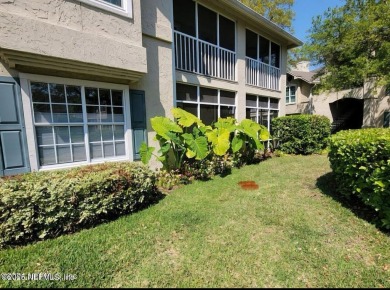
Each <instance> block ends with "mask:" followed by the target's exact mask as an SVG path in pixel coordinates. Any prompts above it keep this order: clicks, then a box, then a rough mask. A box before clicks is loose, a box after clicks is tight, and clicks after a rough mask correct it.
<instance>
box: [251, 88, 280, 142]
mask: <svg viewBox="0 0 390 290" xmlns="http://www.w3.org/2000/svg"><path fill="white" fill-rule="evenodd" d="M278 115H279V99H274V98H269V97H265V96H256V95H246V118H247V119H251V120H252V121H254V122H256V123H259V124H260V125H263V126H265V127H266V128H267V129H268V131H270V133H271V135H272V127H271V121H272V120H273V119H274V118H276V117H278Z"/></svg>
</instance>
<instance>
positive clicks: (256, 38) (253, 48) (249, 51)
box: [246, 29, 280, 68]
mask: <svg viewBox="0 0 390 290" xmlns="http://www.w3.org/2000/svg"><path fill="white" fill-rule="evenodd" d="M246 56H247V57H250V58H252V59H255V60H258V61H260V62H262V63H265V64H268V65H270V66H272V67H276V68H280V45H278V44H276V43H274V42H272V41H270V40H268V39H266V38H264V37H263V36H261V35H258V34H256V33H254V32H252V31H250V30H249V29H247V30H246Z"/></svg>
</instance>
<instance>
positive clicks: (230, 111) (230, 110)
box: [220, 106, 236, 118]
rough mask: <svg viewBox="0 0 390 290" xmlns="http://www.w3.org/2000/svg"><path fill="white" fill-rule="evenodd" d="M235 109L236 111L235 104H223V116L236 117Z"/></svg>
mask: <svg viewBox="0 0 390 290" xmlns="http://www.w3.org/2000/svg"><path fill="white" fill-rule="evenodd" d="M235 111H236V107H234V106H229V107H227V106H221V112H220V114H221V116H220V117H221V118H227V117H232V118H235Z"/></svg>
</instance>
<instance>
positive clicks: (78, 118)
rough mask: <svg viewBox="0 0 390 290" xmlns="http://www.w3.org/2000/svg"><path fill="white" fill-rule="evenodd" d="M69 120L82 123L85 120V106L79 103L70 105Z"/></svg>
mask: <svg viewBox="0 0 390 290" xmlns="http://www.w3.org/2000/svg"><path fill="white" fill-rule="evenodd" d="M68 111H69V122H70V123H82V122H83V107H82V106H78V105H68Z"/></svg>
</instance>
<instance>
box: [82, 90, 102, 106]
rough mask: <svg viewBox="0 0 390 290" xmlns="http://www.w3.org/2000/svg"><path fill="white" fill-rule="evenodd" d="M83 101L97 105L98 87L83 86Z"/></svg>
mask: <svg viewBox="0 0 390 290" xmlns="http://www.w3.org/2000/svg"><path fill="white" fill-rule="evenodd" d="M85 101H86V103H87V104H91V105H99V96H98V89H93V88H85Z"/></svg>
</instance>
